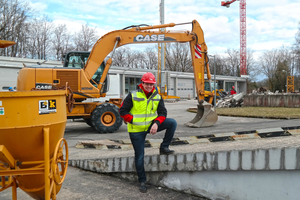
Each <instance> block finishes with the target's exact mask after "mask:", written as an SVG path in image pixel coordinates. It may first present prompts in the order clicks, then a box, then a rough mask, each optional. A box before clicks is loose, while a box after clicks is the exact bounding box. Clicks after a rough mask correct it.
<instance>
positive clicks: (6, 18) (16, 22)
mask: <svg viewBox="0 0 300 200" xmlns="http://www.w3.org/2000/svg"><path fill="white" fill-rule="evenodd" d="M30 12H31V9H30V8H29V7H28V4H27V3H23V2H20V1H18V0H0V38H1V39H2V40H12V41H15V42H16V45H14V46H12V47H10V48H7V49H2V50H1V51H0V55H4V56H16V55H17V52H18V47H19V46H18V45H19V43H20V42H21V41H22V39H24V37H22V36H21V35H20V32H21V30H22V28H23V25H24V23H25V21H26V19H27V17H28V16H29V15H30Z"/></svg>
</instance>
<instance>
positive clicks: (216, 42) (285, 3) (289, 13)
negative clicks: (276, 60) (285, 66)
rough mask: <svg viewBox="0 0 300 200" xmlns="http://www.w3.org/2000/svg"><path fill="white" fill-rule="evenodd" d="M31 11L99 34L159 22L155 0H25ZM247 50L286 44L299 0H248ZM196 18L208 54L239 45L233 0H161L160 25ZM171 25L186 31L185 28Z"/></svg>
mask: <svg viewBox="0 0 300 200" xmlns="http://www.w3.org/2000/svg"><path fill="white" fill-rule="evenodd" d="M25 1H27V2H29V3H30V5H31V6H32V7H34V8H35V9H36V10H39V11H41V13H42V14H46V15H48V16H49V17H51V18H52V19H53V22H54V23H57V24H66V25H67V26H68V29H69V31H78V30H79V29H80V28H81V25H82V24H86V23H88V25H89V26H91V27H96V28H97V31H98V33H99V35H100V36H102V35H103V34H105V33H107V32H110V31H113V30H118V29H122V28H125V27H127V26H130V25H138V24H148V25H157V24H159V23H160V22H159V3H160V1H159V0H93V1H91V0H90V1H89V0H64V1H61V0H25ZM246 3H247V5H246V8H247V10H246V14H247V48H251V49H252V50H253V51H255V52H257V54H258V53H260V52H262V51H264V50H271V49H274V48H279V47H281V46H282V45H291V44H293V43H294V42H295V34H296V32H297V30H298V24H299V22H300V0H251V1H250V0H248V1H247V2H246ZM194 19H196V20H197V21H198V22H199V23H200V25H201V27H202V29H203V31H204V37H205V41H206V43H207V46H208V52H209V54H222V53H224V52H225V51H226V49H228V48H233V49H239V46H240V36H239V22H240V20H239V19H240V18H239V1H236V2H234V3H232V4H231V6H230V7H229V8H226V7H223V6H221V1H220V0H165V23H171V22H173V23H183V22H191V21H192V20H194ZM176 29H187V30H191V26H178V27H176Z"/></svg>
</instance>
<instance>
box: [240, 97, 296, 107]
mask: <svg viewBox="0 0 300 200" xmlns="http://www.w3.org/2000/svg"><path fill="white" fill-rule="evenodd" d="M244 106H255V107H256V106H257V107H289V108H299V107H300V94H298V93H297V94H296V93H289V94H272V95H253V94H251V95H245V96H244Z"/></svg>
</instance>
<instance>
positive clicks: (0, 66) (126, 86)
mask: <svg viewBox="0 0 300 200" xmlns="http://www.w3.org/2000/svg"><path fill="white" fill-rule="evenodd" d="M42 62H43V61H42V60H36V59H28V58H13V57H3V56H0V91H8V88H9V87H13V88H14V89H15V90H16V89H17V88H16V86H17V77H18V72H19V70H20V69H22V68H23V67H24V66H33V65H38V63H42ZM41 66H52V67H54V66H56V67H62V66H63V65H62V63H61V62H60V61H47V62H45V63H43V64H42V65H41ZM148 71H150V72H152V73H153V74H155V76H157V71H155V70H145V69H135V68H124V67H116V66H112V67H111V68H110V70H109V76H108V78H109V92H108V93H107V95H106V97H105V98H101V99H91V100H90V101H98V100H100V101H104V100H108V99H109V98H124V97H125V96H126V95H127V94H128V92H129V91H133V90H136V88H137V86H138V85H139V84H140V83H141V80H140V79H141V77H142V75H143V74H144V73H146V72H148ZM162 76H163V77H164V78H163V80H165V81H164V84H162V85H163V86H162V88H161V89H162V90H163V91H164V90H166V91H167V92H168V94H169V95H173V96H178V97H180V98H195V97H196V86H195V82H194V74H193V73H188V72H174V71H166V72H162ZM204 76H205V79H207V77H206V74H205V75H204ZM214 79H215V77H214V75H212V81H214ZM216 82H217V83H216V84H217V85H218V88H220V89H224V91H230V89H231V87H232V86H235V88H236V90H237V92H238V93H240V92H244V93H246V91H247V84H246V78H243V77H233V76H220V75H216Z"/></svg>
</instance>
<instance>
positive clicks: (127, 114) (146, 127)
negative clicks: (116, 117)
mask: <svg viewBox="0 0 300 200" xmlns="http://www.w3.org/2000/svg"><path fill="white" fill-rule="evenodd" d="M141 81H142V83H141V84H140V85H139V89H138V90H136V91H133V92H130V93H129V94H128V95H127V96H126V98H125V99H124V101H123V103H122V105H121V108H120V115H121V117H122V118H123V119H124V121H125V123H127V130H128V132H129V137H130V140H131V143H132V145H133V149H134V154H135V168H136V171H137V175H138V181H139V182H140V188H139V189H140V191H141V192H147V187H146V174H145V168H144V153H145V150H144V148H145V139H146V136H147V134H148V133H150V134H151V135H154V134H156V132H159V131H162V130H166V132H165V136H164V139H163V142H162V143H161V144H160V148H159V153H160V154H163V155H169V154H173V153H174V151H173V150H170V149H169V145H170V143H171V141H172V139H173V136H174V133H175V130H176V127H177V123H176V121H175V120H174V119H171V118H166V117H167V109H166V107H165V104H164V100H163V98H162V97H161V96H160V95H159V94H158V91H157V90H156V89H155V87H154V84H155V83H156V81H155V76H154V75H153V74H152V73H150V72H147V73H145V74H144V75H143V76H142V79H141Z"/></svg>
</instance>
